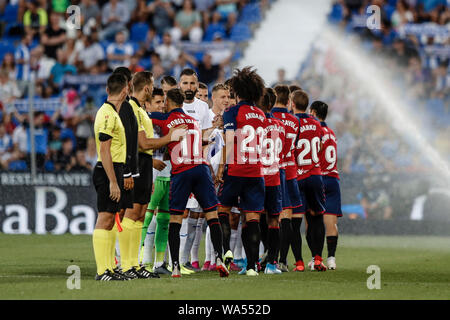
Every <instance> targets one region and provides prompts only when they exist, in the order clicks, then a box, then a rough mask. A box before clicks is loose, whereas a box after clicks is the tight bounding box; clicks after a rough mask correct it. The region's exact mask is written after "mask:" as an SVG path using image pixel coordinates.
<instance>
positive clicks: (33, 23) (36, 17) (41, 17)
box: [23, 0, 48, 38]
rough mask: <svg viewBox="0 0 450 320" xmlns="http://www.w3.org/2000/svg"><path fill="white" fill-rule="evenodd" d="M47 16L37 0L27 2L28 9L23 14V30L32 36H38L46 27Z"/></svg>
mask: <svg viewBox="0 0 450 320" xmlns="http://www.w3.org/2000/svg"><path fill="white" fill-rule="evenodd" d="M47 23H48V16H47V12H46V11H45V9H44V8H42V7H41V5H40V4H39V1H36V0H32V1H30V2H28V10H26V11H25V14H24V15H23V25H24V27H25V32H26V33H29V34H31V35H32V36H33V37H35V36H36V37H38V38H39V36H40V35H41V34H42V33H44V31H45V28H46V27H47Z"/></svg>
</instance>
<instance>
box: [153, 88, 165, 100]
mask: <svg viewBox="0 0 450 320" xmlns="http://www.w3.org/2000/svg"><path fill="white" fill-rule="evenodd" d="M156 96H163V97H164V91H163V89H161V88H153V92H152V98H154V97H156Z"/></svg>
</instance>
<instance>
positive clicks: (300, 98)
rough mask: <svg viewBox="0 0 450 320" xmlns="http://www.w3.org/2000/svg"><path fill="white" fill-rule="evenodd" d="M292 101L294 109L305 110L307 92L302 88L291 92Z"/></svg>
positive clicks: (307, 100) (306, 106)
mask: <svg viewBox="0 0 450 320" xmlns="http://www.w3.org/2000/svg"><path fill="white" fill-rule="evenodd" d="M292 102H293V103H294V107H295V109H297V110H299V111H306V109H307V108H308V104H309V98H308V94H307V93H306V92H305V91H303V90H295V91H294V92H293V93H292Z"/></svg>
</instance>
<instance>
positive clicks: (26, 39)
mask: <svg viewBox="0 0 450 320" xmlns="http://www.w3.org/2000/svg"><path fill="white" fill-rule="evenodd" d="M31 41H32V36H31V35H30V34H29V33H25V34H23V35H22V37H21V39H20V43H19V45H18V46H17V48H16V51H15V52H14V58H15V63H16V69H17V72H16V79H17V85H18V87H19V90H20V92H21V94H23V93H24V90H25V87H26V82H27V81H28V80H29V79H30V45H31Z"/></svg>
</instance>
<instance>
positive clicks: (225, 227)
mask: <svg viewBox="0 0 450 320" xmlns="http://www.w3.org/2000/svg"><path fill="white" fill-rule="evenodd" d="M219 221H220V226H221V228H222V244H223V251H224V252H227V251H228V250H230V238H231V227H230V217H229V215H228V213H227V212H219Z"/></svg>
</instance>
